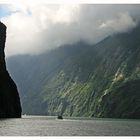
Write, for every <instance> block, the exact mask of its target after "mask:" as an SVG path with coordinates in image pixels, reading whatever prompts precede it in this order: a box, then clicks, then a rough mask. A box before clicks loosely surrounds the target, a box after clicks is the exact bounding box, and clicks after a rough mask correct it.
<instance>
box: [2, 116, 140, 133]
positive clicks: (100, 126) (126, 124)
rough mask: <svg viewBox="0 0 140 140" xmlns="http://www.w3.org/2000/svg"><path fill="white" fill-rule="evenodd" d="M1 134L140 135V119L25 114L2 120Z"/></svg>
mask: <svg viewBox="0 0 140 140" xmlns="http://www.w3.org/2000/svg"><path fill="white" fill-rule="evenodd" d="M0 136H140V120H121V119H95V118H93V119H89V118H65V119H64V120H57V119H56V117H43V116H23V117H22V119H2V120H0Z"/></svg>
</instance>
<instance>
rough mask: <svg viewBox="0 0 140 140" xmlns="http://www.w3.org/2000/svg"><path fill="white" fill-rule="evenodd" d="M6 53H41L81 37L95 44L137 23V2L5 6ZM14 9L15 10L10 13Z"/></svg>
mask: <svg viewBox="0 0 140 140" xmlns="http://www.w3.org/2000/svg"><path fill="white" fill-rule="evenodd" d="M9 10H11V13H12V14H10V15H7V16H6V17H3V18H2V19H1V20H2V21H3V22H4V23H5V24H6V25H7V27H8V30H7V42H6V54H7V56H11V55H16V54H31V55H33V54H40V53H42V52H44V51H46V50H50V49H53V48H56V47H59V46H61V45H65V44H73V43H76V42H78V41H80V40H83V41H85V42H87V43H90V44H95V43H97V42H99V41H100V40H102V39H104V38H105V37H107V36H108V35H112V34H116V33H120V32H127V31H129V30H131V29H132V28H134V27H136V25H137V23H138V22H139V15H138V14H139V12H140V6H139V5H94V4H90V5H85V4H84V5H46V4H37V5H35V4H34V5H32V4H27V5H22V6H21V5H8V11H9ZM12 11H14V12H12Z"/></svg>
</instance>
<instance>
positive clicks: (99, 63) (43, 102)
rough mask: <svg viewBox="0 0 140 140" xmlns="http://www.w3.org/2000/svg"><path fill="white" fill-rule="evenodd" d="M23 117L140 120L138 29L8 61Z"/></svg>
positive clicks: (139, 49)
mask: <svg viewBox="0 0 140 140" xmlns="http://www.w3.org/2000/svg"><path fill="white" fill-rule="evenodd" d="M7 66H8V69H9V72H10V73H11V76H12V77H13V79H14V80H15V81H16V83H17V86H18V89H19V92H20V93H21V95H20V96H21V99H22V108H23V114H24V113H25V114H41V115H58V114H63V115H67V116H94V117H114V118H140V26H137V27H136V28H135V29H133V30H131V31H129V32H127V33H122V34H116V35H112V36H109V37H107V38H105V39H104V40H102V41H101V42H99V43H97V44H96V45H88V44H86V43H84V42H82V41H81V42H79V43H77V44H74V45H65V46H62V47H59V48H57V49H54V50H51V51H49V52H46V53H43V54H41V55H34V56H29V55H22V56H20V55H19V56H12V57H9V58H8V59H7Z"/></svg>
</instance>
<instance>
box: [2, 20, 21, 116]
mask: <svg viewBox="0 0 140 140" xmlns="http://www.w3.org/2000/svg"><path fill="white" fill-rule="evenodd" d="M5 41H6V26H5V25H4V24H3V23H1V22H0V118H20V117H21V105H20V98H19V94H18V91H17V87H16V85H15V83H14V81H13V80H12V79H11V77H10V75H9V73H8V71H7V70H6V64H5V54H4V48H5Z"/></svg>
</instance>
